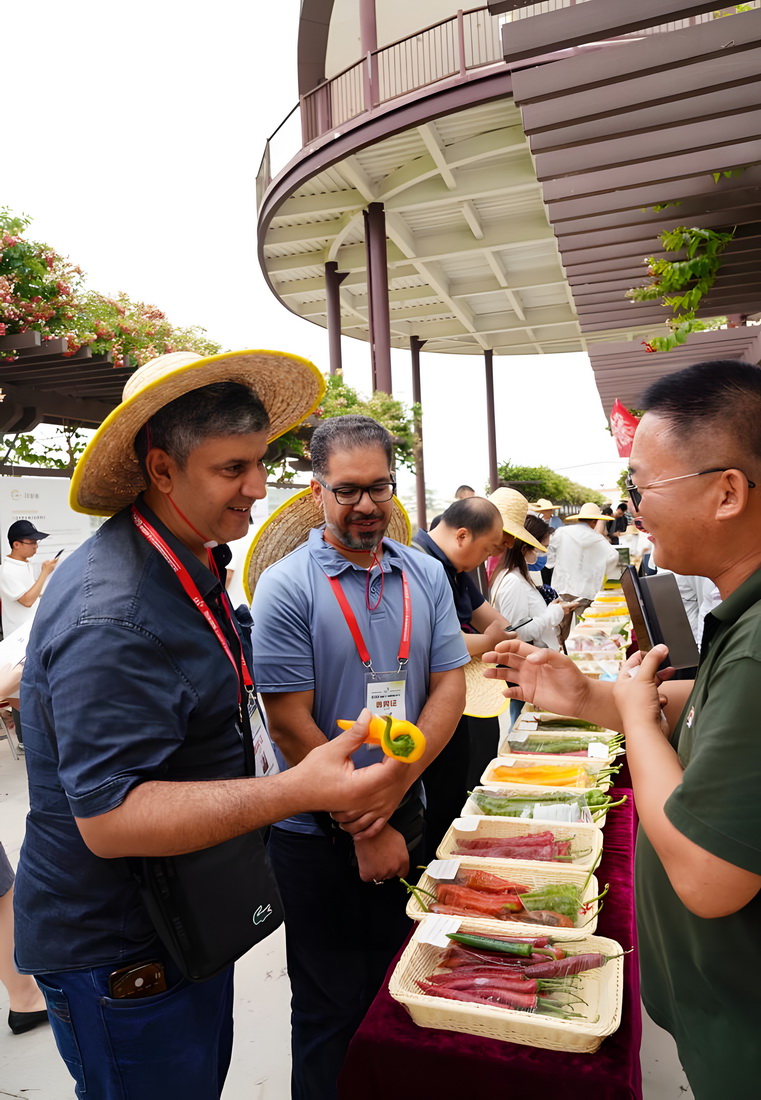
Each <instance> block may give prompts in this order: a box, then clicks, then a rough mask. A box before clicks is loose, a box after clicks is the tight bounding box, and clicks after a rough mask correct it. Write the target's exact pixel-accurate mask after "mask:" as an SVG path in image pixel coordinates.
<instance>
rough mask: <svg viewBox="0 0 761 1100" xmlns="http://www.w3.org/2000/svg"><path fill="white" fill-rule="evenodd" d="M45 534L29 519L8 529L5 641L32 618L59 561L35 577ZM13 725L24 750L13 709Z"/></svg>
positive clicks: (1, 574)
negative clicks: (34, 559)
mask: <svg viewBox="0 0 761 1100" xmlns="http://www.w3.org/2000/svg"><path fill="white" fill-rule="evenodd" d="M48 537H49V535H48V533H47V532H46V531H38V530H37V528H36V527H35V526H34V524H33V523H30V521H29V520H28V519H19V520H16V522H15V523H12V524H11V525H10V527H9V528H8V542H9V543H10V547H11V552H10V554H7V555H6V556H5V558H4V559H3V564H2V565H0V600H2V604H3V637H4V638H7V637H8V635H9V634H12V633H13V631H14V630H18V628H19V627H20V626H23V625H24V624H25V623H28V622H29V620H30V619H33V618H34V616H35V612H36V611H37V607H38V605H39V599H40V596H41V595H42V590H43V588H44V587H45V582H46V581H47V579H48V577H49V576H50V574H51V573H52V572H53V570H54V569H55V567H56V566H57V565H58V562H57V560H56V559H55V558H50V559H49V560H48V561H44V562H43V563H42V565H41V566H40V575H39V576H38V577H36V578H35V575H34V569H33V567H32V558H33V557H34V555H35V554H36V553H37V547H38V546H39V544H40V542H41V540H42V539H46V538H48ZM13 723H14V725H15V727H16V739H17V741H18V743H19V748H22V749H23V745H24V738H23V731H22V729H21V715H20V714H19V712H18V711H17V710H16V709H15V708H14V709H13Z"/></svg>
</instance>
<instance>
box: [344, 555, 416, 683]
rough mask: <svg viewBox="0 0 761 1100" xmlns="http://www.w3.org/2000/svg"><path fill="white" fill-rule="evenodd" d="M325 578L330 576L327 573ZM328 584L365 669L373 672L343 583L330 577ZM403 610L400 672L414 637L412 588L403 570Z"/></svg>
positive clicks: (370, 660) (399, 659)
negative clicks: (342, 585)
mask: <svg viewBox="0 0 761 1100" xmlns="http://www.w3.org/2000/svg"><path fill="white" fill-rule="evenodd" d="M325 576H326V577H327V576H328V575H327V573H326V574H325ZM328 582H329V584H330V587H331V588H332V589H333V595H334V596H335V597H336V599H337V600H338V604H339V607H340V608H341V610H342V611H343V616H344V618H345V619H346V625H347V626H348V628H349V630H350V631H351V636H352V638H353V639H354V644H355V645H356V647H357V652H358V653H359V659H360V661H361V662H362V664H363V665H364V666H365V668H369V669H370V671H371V672H372V671H373V664H372V659H371V657H370V652H369V650H368V648H367V646H366V645H365V639H364V638H363V637H362V631H361V630H360V629H359V623H358V622H357V617H356V615H355V614H354V612H353V611H352V609H351V604H350V603H349V601H348V600H347V598H346V593H345V592H344V590H343V588H342V587H341V582H340V581H339V579H338V577H328ZM402 610H403V613H402V636H401V638H400V640H399V655H398V657H397V660H398V661H399V671H400V672H401V670H402V669H403V668H404V666H405V665H406V664H407V660H408V658H409V655H410V638H411V636H412V600H411V599H410V586H409V584H408V583H407V577H406V574H405V572H404V570H402Z"/></svg>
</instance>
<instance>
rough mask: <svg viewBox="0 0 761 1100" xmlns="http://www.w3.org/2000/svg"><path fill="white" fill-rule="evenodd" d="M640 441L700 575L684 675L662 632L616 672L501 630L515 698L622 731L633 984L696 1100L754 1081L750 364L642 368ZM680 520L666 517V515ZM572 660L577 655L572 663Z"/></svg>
mask: <svg viewBox="0 0 761 1100" xmlns="http://www.w3.org/2000/svg"><path fill="white" fill-rule="evenodd" d="M642 403H643V405H644V407H645V409H646V410H647V412H646V414H645V416H644V418H643V420H642V422H641V423H640V426H639V428H638V429H637V434H636V436H635V438H634V444H633V447H632V455H631V462H630V476H629V481H628V485H627V488H628V491H629V497H630V500H631V504H632V509H633V511H636V512H637V513H638V514H639V515H640V516H641V517H642V521H643V524H644V526H645V528H646V529H647V530H648V531H649V532H650V535H651V538H652V541H653V543H654V545H655V548H656V551H657V556H658V563H659V565H662V566H663V567H664V568H667V569H673V570H674V571H675V572H679V573H683V574H696V575H698V576H706V577H709V578H710V579H711V580H712V581H713V582H714V583H715V584H716V585H717V587H718V589H719V591H720V593H721V596H722V600H723V602H722V603H721V604H719V606H718V607H716V608H714V610H713V611H712V612H710V613H709V614H708V615H707V616H706V618H705V631H704V634H703V642H702V651H701V661H700V666H699V669H698V674H697V678H696V679H695V681H694V683H692V682H687V681H671V682H668V683H667V682H661V678H660V676H659V675H658V672H657V669H658V665H659V663H660V662H661V661H662V660H663V658H664V656H665V653H666V651H665V647H663V646H657V647H656V648H655V649H654V650H653V651H652V652H651V653H649V654H647V655H646V656H645V657H644V658H641V659H640V655H639V654H638V655H637V656H636V658H633V659H632V661H630V662H628V663H627V668H626V669H625V670H624V671H623V672H622V674H621V676H620V678H619V680H618V682H617V683H616V684H615V685H613V686H612V687H611V685H606V684H603V683H601V682H595V681H591V680H587V679H585V678H584V677H582V676H581V674H580V673H578V670H577V669H575V668H573V667H572V666H571V663H570V662H569V661H568V660H567V658H564V657H563V656H562V655H560V654H555V653H553V652H552V651H549V650H539V651H538V652H532V651H531V648H530V647H528V646H526V645H525V644H524V643H519V642H514V641H511V642H502V643H500V644H499V646H498V647H497V650H498V652H497V653H494V654H488V653H487V654H485V660H487V661H489V660H490V659H496V658H497V657H498V658H499V661H500V663H502V664H507V665H508V666H509V667H508V668H507V669H505V670H504V672H502V670H494V672H493V673H492V675H500V676H501V677H502V678H504V679H508V678H509V679H510V680H514V681H517V682H518V683H519V685H520V687H519V688H517V689H510V690H509V691H508V694H509V695H512V696H515V697H517V698H524V697H525V698H527V699H530V700H532V701H534V702H539V703H540V704H541V705H542V706H544V707H547V708H548V709H551V710H560V711H561V713H564V714H570V715H575V716H579V717H581V716H583V717H585V718H588V719H591V720H592V721H594V722H597V723H599V724H600V725H604V726H609V727H612V728H615V729H621V730H623V731H624V733H625V734H626V748H627V756H628V761H629V768H630V771H631V776H632V783H633V786H634V794H635V798H636V803H637V811H638V813H639V817H640V824H641V828H640V837H639V841H638V847H637V859H636V900H637V915H638V924H639V939H640V951H641V968H642V992H643V1000H644V1002H645V1006H646V1007H647V1009H648V1011H649V1013H650V1015H651V1016H652V1017H653V1019H654V1020H655V1021H656V1023H658V1024H660V1025H661V1026H662V1027H664V1028H666V1029H667V1030H668V1031H670V1032H671V1033H672V1034H673V1035H674V1037H675V1039H676V1042H677V1046H678V1049H679V1056H680V1058H681V1060H682V1064H683V1065H684V1068H685V1070H686V1072H687V1076H688V1078H689V1081H690V1085H691V1086H692V1090H693V1092H694V1094H695V1096H696V1097H697V1098H698V1100H717V1098H720V1097H724V1096H727V1097H735V1096H737V1097H741V1096H742V1097H744V1096H756V1095H758V1092H757V1091H756V1090H758V1089H759V1087H760V1086H759V1081H760V1080H761V1044H760V1043H759V1041H758V1021H759V1018H761V982H760V981H759V979H761V934H760V933H761V895H760V894H759V889H760V888H761V735H760V733H759V729H760V727H761V693H760V692H759V685H761V429H760V428H759V425H761V369H759V368H758V367H755V366H752V365H751V364H749V363H740V362H733V361H719V362H711V363H700V364H698V365H697V366H694V367H690V368H688V369H687V370H684V371H679V372H678V373H676V374H672V375H667V376H666V377H664V378H662V379H660V380H659V381H658V382H656V383H654V384H653V385H652V386H651V387H650V388H649V390H648V391H647V392H646V394H645V396H644V398H643V401H642ZM675 514H678V515H679V517H680V522H679V523H678V524H675V523H674V521H673V518H674V515H675ZM569 666H571V667H569Z"/></svg>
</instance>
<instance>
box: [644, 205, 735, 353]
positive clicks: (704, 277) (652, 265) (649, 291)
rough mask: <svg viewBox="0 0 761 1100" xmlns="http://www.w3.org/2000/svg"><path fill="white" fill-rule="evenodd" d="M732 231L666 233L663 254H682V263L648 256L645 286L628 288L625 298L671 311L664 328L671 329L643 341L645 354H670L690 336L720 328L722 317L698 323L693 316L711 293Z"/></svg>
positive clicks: (662, 238) (683, 229)
mask: <svg viewBox="0 0 761 1100" xmlns="http://www.w3.org/2000/svg"><path fill="white" fill-rule="evenodd" d="M734 234H735V231H734V229H733V230H732V231H731V232H727V233H717V232H715V231H714V230H712V229H697V228H692V229H690V228H688V227H687V226H685V225H680V226H677V228H676V229H666V230H664V231H663V233H661V234H660V237H659V240H660V242H661V244H662V245H663V247H664V249H665V250H666V251H667V252H674V253H679V252H684V253H685V259H683V260H667V259H663V258H661V259H656V258H655V257H654V256H649V257H648V258H647V259H646V260H645V263H646V264H647V273H648V275H649V276H650V279H651V282H650V285H649V286H638V287H632V289H631V290H627V291H626V297H627V298H630V299H631V300H632V301H634V302H648V301H657V300H658V299H660V300H661V301H662V303H663V305H664V306H665V307H667V308H668V309H670V310H671V311H672V315H671V317H670V318H669V319H668V321H667V322H666V324H667V325H668V326H669V328H670V329H671V332H670V333H669V335H668V336H654V337H652V338H651V339H650V340H646V341H643V343H644V345H645V350H646V351H649V352H655V351H670V350H671V349H672V348H674V347H676V346H677V344H683V343H684V342H685V340H686V339H687V337H688V336H689V334H690V333H691V332H700V331H702V330H706V329H716V328H721V326H722V325H725V324H726V323H727V319H726V317H714V318H710V319H708V320H705V321H702V320H698V318H697V317H696V316H695V313H696V310H697V309H698V308H699V307H700V303H701V301H702V300H703V298H704V297H705V295H706V294H707V293H708V291H709V290H710V289H711V287H712V286H713V284H714V281H715V279H716V276H717V274H718V271H719V268H720V266H721V253H722V252H723V251H724V249H725V248H726V246H727V245H728V244H729V242H730V241H731V240H732V238H733V237H734Z"/></svg>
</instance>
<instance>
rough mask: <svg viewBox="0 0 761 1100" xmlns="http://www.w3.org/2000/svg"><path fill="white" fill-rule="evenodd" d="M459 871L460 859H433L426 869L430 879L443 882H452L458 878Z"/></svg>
mask: <svg viewBox="0 0 761 1100" xmlns="http://www.w3.org/2000/svg"><path fill="white" fill-rule="evenodd" d="M459 870H460V861H459V859H432V860H431V862H430V863H429V864H428V866H427V867H426V872H427V874H428V875H429V877H430V878H435V879H437V880H439V881H441V882H447V881H451V880H452V879H453V878H456V877H457V872H458V871H459Z"/></svg>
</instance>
